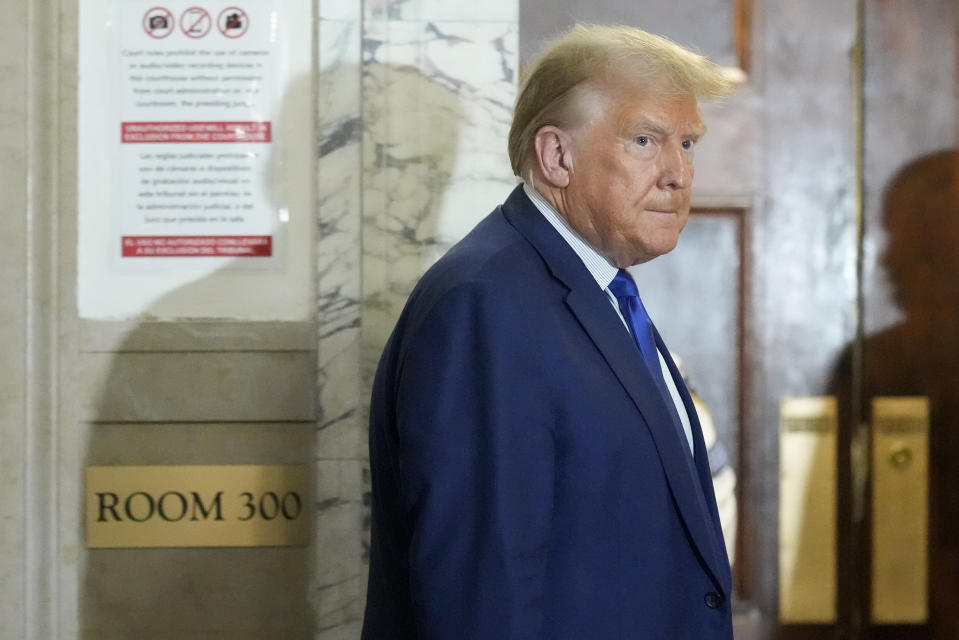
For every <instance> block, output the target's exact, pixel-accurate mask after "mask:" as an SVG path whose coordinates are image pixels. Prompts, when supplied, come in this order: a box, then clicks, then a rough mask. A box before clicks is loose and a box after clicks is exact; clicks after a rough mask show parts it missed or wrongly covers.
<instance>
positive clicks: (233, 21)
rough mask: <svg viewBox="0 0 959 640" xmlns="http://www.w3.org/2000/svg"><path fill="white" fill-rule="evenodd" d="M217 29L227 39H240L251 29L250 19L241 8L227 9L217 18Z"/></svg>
mask: <svg viewBox="0 0 959 640" xmlns="http://www.w3.org/2000/svg"><path fill="white" fill-rule="evenodd" d="M216 27H217V29H219V30H220V33H222V34H223V35H225V36H226V37H227V38H239V37H240V36H242V35H243V34H244V33H246V30H247V29H249V28H250V18H249V17H247V15H246V12H245V11H244V10H243V9H240V8H239V7H227V8H226V9H224V10H223V11H221V12H220V15H219V16H218V17H217V19H216Z"/></svg>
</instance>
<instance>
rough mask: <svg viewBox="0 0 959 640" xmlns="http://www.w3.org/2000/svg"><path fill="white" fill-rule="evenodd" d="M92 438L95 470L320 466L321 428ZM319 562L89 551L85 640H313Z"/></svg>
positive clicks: (121, 427)
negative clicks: (314, 568) (316, 454)
mask: <svg viewBox="0 0 959 640" xmlns="http://www.w3.org/2000/svg"><path fill="white" fill-rule="evenodd" d="M89 433H90V438H91V441H90V443H89V448H88V451H87V453H86V464H87V465H110V464H137V465H165V464H190V465H197V464H199V465H216V464H304V465H311V464H312V459H313V451H314V449H313V442H314V439H315V432H314V428H313V424H312V423H302V424H289V423H287V424H269V423H265V424H191V423H187V424H137V425H130V424H100V425H94V426H92V427H91V428H90V429H89ZM77 481H78V482H80V481H81V479H80V478H79V477H78V478H77ZM314 553H315V552H314V551H313V548H312V546H309V547H306V548H271V547H267V548H258V549H240V548H224V549H212V550H211V549H91V550H88V551H87V552H86V554H85V565H84V567H85V570H84V572H83V576H82V579H81V589H80V602H79V607H80V627H81V630H82V631H81V634H80V637H81V638H83V639H84V640H110V639H113V638H116V639H117V640H120V639H123V640H126V639H129V638H137V639H138V640H139V639H143V640H154V639H155V640H159V639H160V638H164V639H166V638H178V639H183V640H201V639H202V640H221V639H222V640H226V639H230V640H254V639H256V640H260V639H263V640H281V639H282V640H286V639H290V640H307V639H311V638H313V637H314V636H313V612H312V610H311V608H310V606H309V604H308V601H307V597H308V594H309V589H310V579H309V569H310V566H311V562H312V556H313V554H314Z"/></svg>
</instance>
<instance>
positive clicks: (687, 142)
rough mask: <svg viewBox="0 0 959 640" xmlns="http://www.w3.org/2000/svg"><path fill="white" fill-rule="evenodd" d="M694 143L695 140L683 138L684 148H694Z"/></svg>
mask: <svg viewBox="0 0 959 640" xmlns="http://www.w3.org/2000/svg"><path fill="white" fill-rule="evenodd" d="M694 144H696V143H695V142H693V141H692V140H689V139H686V140H683V149H686V150H687V151H688V150H690V149H692V148H693V145H694Z"/></svg>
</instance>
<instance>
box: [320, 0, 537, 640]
mask: <svg viewBox="0 0 959 640" xmlns="http://www.w3.org/2000/svg"><path fill="white" fill-rule="evenodd" d="M318 2H319V5H318V8H317V15H318V17H319V22H318V36H317V41H318V43H319V45H318V63H317V68H318V70H319V74H318V83H317V84H318V92H317V122H318V136H317V141H316V143H317V152H318V156H319V162H318V178H317V184H318V189H317V208H318V212H319V214H318V234H317V237H318V250H317V263H318V264H317V273H318V278H317V288H318V292H317V301H318V305H319V309H318V313H317V318H318V326H319V339H318V345H317V346H318V354H319V355H318V359H319V364H318V367H319V378H318V379H319V398H320V408H319V411H320V418H319V437H318V444H317V453H316V458H317V460H316V490H317V510H318V516H317V518H318V519H317V526H316V541H315V545H314V547H315V549H316V556H315V571H314V576H315V578H314V584H313V586H312V589H313V593H312V596H313V601H314V604H315V606H316V609H317V612H318V613H317V615H318V620H317V637H319V638H324V639H331V640H332V639H339V638H343V639H347V638H357V637H359V630H360V626H361V623H362V615H363V607H364V604H365V591H366V571H367V560H366V556H367V540H368V537H369V531H368V529H369V506H368V504H367V503H366V502H365V500H364V496H365V495H366V494H367V491H368V485H369V472H368V464H367V439H366V431H367V412H368V402H369V398H368V396H369V389H370V386H371V381H372V376H373V372H374V370H375V367H376V363H377V360H378V358H379V355H380V352H381V350H382V348H383V344H384V343H385V342H386V339H387V338H388V336H389V332H390V330H391V329H392V326H393V323H394V322H395V320H396V317H397V316H398V315H399V312H400V310H401V308H402V306H403V303H404V302H405V300H406V297H407V295H408V294H409V291H410V290H411V289H412V287H413V284H414V283H415V282H416V280H417V279H418V278H419V276H420V275H421V274H422V273H423V271H424V270H425V269H426V268H427V267H428V266H429V265H430V264H432V262H433V261H434V260H435V259H436V258H437V257H439V256H440V255H441V254H442V253H443V252H444V251H445V250H446V248H448V247H449V246H450V245H451V244H452V243H453V242H455V241H456V240H457V239H458V238H459V237H461V236H462V235H463V234H464V233H465V232H466V231H468V230H469V229H470V228H471V227H472V226H473V225H474V224H475V223H476V222H477V221H478V220H479V219H481V218H482V217H483V216H484V215H486V213H488V212H489V211H490V210H491V209H492V208H493V207H494V206H496V205H497V204H499V203H500V202H502V200H503V199H504V198H505V197H506V195H507V194H508V192H509V191H510V189H511V188H512V187H513V185H514V184H515V180H514V178H513V176H512V172H511V171H510V168H509V161H508V159H507V156H506V138H507V133H508V130H509V122H510V118H511V112H512V102H513V99H514V97H515V91H516V83H517V75H518V72H517V55H516V51H517V26H518V25H517V20H518V18H517V16H518V0H489V1H487V2H483V3H451V2H446V1H441V0H369V1H367V2H365V3H357V2H355V1H354V0H318ZM427 16H428V17H427Z"/></svg>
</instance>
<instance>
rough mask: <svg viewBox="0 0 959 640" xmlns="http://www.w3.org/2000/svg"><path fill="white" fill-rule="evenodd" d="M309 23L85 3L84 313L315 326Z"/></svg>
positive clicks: (299, 9)
mask: <svg viewBox="0 0 959 640" xmlns="http://www.w3.org/2000/svg"><path fill="white" fill-rule="evenodd" d="M309 12H310V6H309V3H308V2H306V1H305V0H248V1H246V2H210V3H203V2H202V0H201V1H200V2H197V0H191V1H189V2H182V1H179V2H158V0H149V1H147V2H144V1H142V0H112V1H111V0H95V1H94V2H84V3H83V5H82V7H81V32H80V88H79V95H80V109H79V111H80V113H79V120H80V122H79V125H80V126H79V131H80V136H79V138H80V140H79V142H80V145H79V148H80V151H79V156H80V158H79V160H80V162H79V171H80V230H79V242H80V246H79V247H78V254H79V269H78V273H79V283H78V291H79V307H80V315H81V316H82V317H88V318H129V317H137V316H144V315H148V316H150V317H168V318H175V317H193V318H196V317H218V318H222V317H228V318H250V319H255V318H262V319H280V320H297V319H305V318H307V317H309V309H310V306H311V305H310V300H311V294H310V289H311V286H310V282H311V277H310V275H311V266H310V265H311V260H310V259H309V256H310V248H311V241H310V233H309V230H310V228H311V224H310V220H309V217H310V214H309V212H310V207H309V194H310V184H311V176H310V172H309V171H308V168H309V167H310V149H309V145H308V142H307V141H308V140H309V138H310V136H309V135H304V132H308V131H309V128H310V122H311V116H310V103H309V97H310V95H311V92H310V91H309V90H308V86H309V77H310V74H309V70H310V59H309V51H310V50H311V47H310V46H309V42H310V32H309V23H310V21H309V20H303V19H302V16H303V15H309ZM291 167H296V171H295V172H294V171H291V170H290V168H291Z"/></svg>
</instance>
